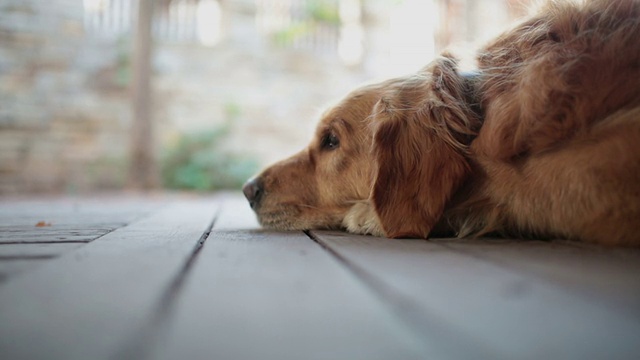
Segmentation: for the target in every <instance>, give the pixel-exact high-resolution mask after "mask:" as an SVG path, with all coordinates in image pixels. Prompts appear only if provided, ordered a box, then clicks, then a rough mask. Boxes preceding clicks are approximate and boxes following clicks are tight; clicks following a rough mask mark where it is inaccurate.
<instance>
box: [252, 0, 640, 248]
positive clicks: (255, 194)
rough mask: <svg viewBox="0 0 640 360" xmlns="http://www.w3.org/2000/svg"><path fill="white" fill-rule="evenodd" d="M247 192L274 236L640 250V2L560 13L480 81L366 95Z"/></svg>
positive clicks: (397, 85) (508, 45)
mask: <svg viewBox="0 0 640 360" xmlns="http://www.w3.org/2000/svg"><path fill="white" fill-rule="evenodd" d="M244 192H245V194H246V195H247V197H248V198H249V200H250V202H251V203H252V207H254V210H255V211H256V213H257V214H258V217H259V219H260V221H261V223H262V224H263V225H264V226H268V227H274V228H279V229H311V228H339V227H341V228H346V229H347V230H348V231H350V232H354V233H366V234H373V235H381V236H388V237H424V238H426V237H428V236H434V235H440V234H449V233H452V234H457V235H458V236H469V235H481V234H486V233H490V232H499V233H505V234H509V235H515V236H522V237H562V238H570V239H579V240H584V241H589V242H596V243H603V244H612V245H613V244H619V245H640V1H638V0H615V1H612V0H607V1H605V0H594V1H588V2H585V3H584V4H576V3H575V2H552V3H549V4H548V5H547V6H546V7H545V8H543V9H542V10H541V11H540V12H539V13H538V14H537V15H535V16H533V17H531V18H529V19H528V20H526V21H525V22H523V23H521V24H520V25H518V26H516V27H515V28H514V29H512V30H510V31H508V32H506V33H505V34H503V35H502V36H501V37H499V38H497V39H496V40H495V41H493V42H492V43H490V44H489V45H488V46H486V47H485V48H484V49H482V50H481V51H480V52H479V55H478V69H477V71H476V72H474V73H470V74H461V73H460V72H459V71H458V69H457V65H456V61H455V59H453V58H452V57H450V56H449V55H444V56H443V57H441V58H439V59H436V60H435V61H434V62H433V63H431V64H430V65H428V66H427V67H426V68H424V69H423V70H422V71H420V72H419V73H417V74H415V75H413V76H409V77H405V78H398V79H392V80H389V81H386V82H383V83H379V84H374V85H369V86H365V87H362V88H360V89H357V90H355V91H354V92H352V93H351V94H349V95H348V96H347V97H346V98H345V99H344V100H343V101H342V102H340V103H339V104H338V105H336V106H335V107H333V108H332V109H330V110H329V111H328V112H327V113H325V114H324V116H323V118H322V120H321V123H320V125H319V127H318V130H317V134H316V138H315V139H314V141H313V142H312V143H311V145H310V146H309V147H308V148H307V149H305V150H304V151H302V152H301V153H299V154H297V155H295V156H293V157H292V158H290V159H287V160H284V161H282V162H280V163H278V164H275V165H273V166H272V167H270V168H268V169H267V170H265V171H264V172H263V173H262V174H261V175H260V176H259V177H257V178H256V179H254V180H252V181H251V182H249V183H248V184H247V185H245V189H244Z"/></svg>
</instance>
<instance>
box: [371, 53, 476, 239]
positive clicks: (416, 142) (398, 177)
mask: <svg viewBox="0 0 640 360" xmlns="http://www.w3.org/2000/svg"><path fill="white" fill-rule="evenodd" d="M466 86H467V84H466V83H465V80H464V78H463V77H462V76H460V75H459V74H457V73H456V64H455V60H453V59H452V58H450V57H443V58H440V59H438V60H436V61H435V62H434V63H432V64H431V65H430V66H428V67H427V68H425V69H424V70H423V71H422V73H420V74H418V75H417V76H416V77H415V78H411V79H408V80H407V81H406V82H405V83H403V84H401V86H399V87H397V88H396V89H394V90H391V91H390V92H389V93H387V94H386V95H385V96H384V97H383V98H382V99H381V100H380V101H379V102H378V103H377V104H376V106H375V107H374V110H373V115H372V116H374V122H373V124H374V127H375V128H374V139H373V149H372V151H373V156H374V159H375V162H376V164H375V170H376V171H375V174H374V177H375V178H374V183H373V188H372V192H371V201H372V203H373V205H374V208H375V211H376V214H377V216H378V219H379V220H380V224H381V226H382V228H383V230H384V232H385V234H386V235H387V236H388V237H391V238H399V237H419V238H426V237H428V235H429V233H430V232H431V230H432V228H433V227H434V225H435V224H436V223H437V222H438V220H439V219H440V217H441V215H442V213H443V211H444V209H445V206H446V204H447V202H448V200H449V199H450V198H451V196H452V195H453V193H454V192H455V191H456V190H457V189H458V187H459V186H460V185H461V184H462V182H463V181H464V180H465V178H466V176H467V175H468V173H469V172H470V167H469V164H468V162H467V160H466V157H465V152H466V148H467V145H468V143H469V142H470V141H471V138H472V136H473V135H475V131H477V130H478V127H479V125H478V124H479V121H480V120H479V119H478V118H477V117H475V115H474V113H473V111H472V110H471V109H470V107H469V106H468V105H467V104H466V103H465V101H464V98H465V91H466V88H465V87H466Z"/></svg>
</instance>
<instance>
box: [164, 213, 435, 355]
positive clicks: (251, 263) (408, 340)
mask: <svg viewBox="0 0 640 360" xmlns="http://www.w3.org/2000/svg"><path fill="white" fill-rule="evenodd" d="M158 340H159V341H158V342H157V346H156V347H155V348H154V351H153V354H152V358H159V359H181V358H184V359H249V360H250V359H261V360H270V359H277V360H286V359H296V360H298V359H305V360H311V359H350V360H357V359H367V360H370V359H426V358H429V357H428V356H430V355H434V354H435V355H437V353H435V352H429V349H428V345H429V343H430V342H429V340H428V339H419V338H416V336H415V334H413V333H412V332H411V331H410V330H408V329H407V327H406V326H405V325H404V324H403V323H401V322H400V321H398V319H397V318H396V317H394V316H393V314H391V313H390V312H389V310H388V309H387V308H386V307H385V305H384V304H383V303H381V302H380V301H379V300H378V299H377V298H376V297H375V296H373V294H372V293H371V292H370V291H369V290H368V289H367V288H366V287H365V286H363V284H362V283H361V282H359V281H358V280H357V279H356V278H355V277H354V276H353V275H352V274H350V273H349V272H348V271H347V270H346V269H345V268H344V267H343V266H342V265H341V264H340V263H339V262H338V261H336V260H335V259H334V258H333V257H332V256H331V255H330V254H328V253H327V252H326V251H325V250H324V249H322V248H321V247H320V246H318V244H316V243H315V242H314V241H312V240H311V239H309V238H308V237H307V236H305V235H304V233H302V232H289V233H279V232H270V231H265V230H259V229H257V225H256V223H255V219H254V218H253V214H252V213H251V211H250V209H249V207H248V206H247V205H246V203H245V202H244V201H241V202H240V203H238V202H237V201H231V202H228V203H226V204H225V206H224V212H223V213H222V214H221V218H220V219H219V220H218V222H216V225H215V227H214V230H213V231H212V233H211V235H210V236H209V239H208V240H207V242H206V243H205V244H204V246H203V248H202V251H201V252H200V253H199V255H198V257H197V259H196V261H195V263H194V266H193V268H192V269H191V272H190V274H189V276H188V277H187V279H186V281H185V284H184V290H183V292H182V294H181V296H180V297H179V299H178V301H177V304H176V309H175V312H174V314H173V316H171V317H170V321H168V323H167V324H166V328H165V331H164V332H163V336H162V337H161V338H159V339H158ZM433 358H434V359H436V358H442V357H437V356H435V357H433Z"/></svg>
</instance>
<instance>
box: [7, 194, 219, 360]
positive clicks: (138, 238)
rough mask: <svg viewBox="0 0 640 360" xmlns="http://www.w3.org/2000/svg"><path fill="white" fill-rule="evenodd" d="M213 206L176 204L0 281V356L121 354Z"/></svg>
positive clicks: (200, 233)
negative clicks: (31, 269)
mask: <svg viewBox="0 0 640 360" xmlns="http://www.w3.org/2000/svg"><path fill="white" fill-rule="evenodd" d="M214 211H215V206H214V204H213V203H212V201H200V202H195V201H194V202H191V201H189V202H178V203H174V204H173V205H171V206H169V207H166V208H163V209H161V210H159V211H158V212H157V213H153V214H152V215H150V216H148V217H145V218H143V219H140V220H139V221H136V222H134V223H133V224H131V225H129V226H127V227H124V228H121V229H118V230H116V231H113V232H111V233H109V234H108V235H106V236H104V237H101V238H100V239H98V240H96V241H94V242H91V243H89V244H87V245H85V246H83V247H81V248H79V249H77V250H75V251H73V252H71V253H68V254H66V255H63V256H61V257H59V258H56V259H53V260H48V261H45V263H44V264H43V265H42V266H39V267H38V268H37V269H35V270H33V271H29V272H26V273H24V274H22V275H21V276H18V277H16V278H10V279H9V280H8V281H7V282H6V283H5V284H3V285H2V286H0V353H1V354H2V357H3V359H5V358H6V359H107V358H118V357H119V354H121V353H122V351H123V347H126V346H128V345H127V344H129V343H130V341H131V339H135V338H137V337H138V336H140V334H141V333H144V331H145V330H146V329H147V327H148V326H149V324H148V322H149V321H150V319H153V318H154V316H155V315H156V313H157V312H158V308H161V307H162V306H163V305H162V303H163V301H164V299H165V297H166V296H167V293H171V291H172V289H171V284H172V283H173V282H174V279H175V278H176V277H178V276H179V275H180V274H181V271H182V269H183V267H184V264H185V262H186V261H187V260H188V259H189V258H190V256H191V255H192V253H193V251H194V248H195V246H196V244H197V243H198V241H199V239H200V238H201V237H202V236H203V234H204V233H205V232H206V231H207V230H208V227H209V226H210V222H211V221H212V219H213V216H214ZM125 353H126V352H125Z"/></svg>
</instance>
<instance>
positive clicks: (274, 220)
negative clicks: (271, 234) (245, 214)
mask: <svg viewBox="0 0 640 360" xmlns="http://www.w3.org/2000/svg"><path fill="white" fill-rule="evenodd" d="M255 213H256V215H257V218H258V222H259V223H260V225H261V226H262V227H263V228H265V229H270V230H283V231H293V230H296V231H304V230H337V229H342V222H343V221H342V220H343V218H344V212H332V211H322V210H319V209H314V210H310V209H309V208H307V207H301V206H297V205H289V204H287V205H280V206H277V207H273V208H266V207H264V206H263V207H260V208H258V209H255Z"/></svg>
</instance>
